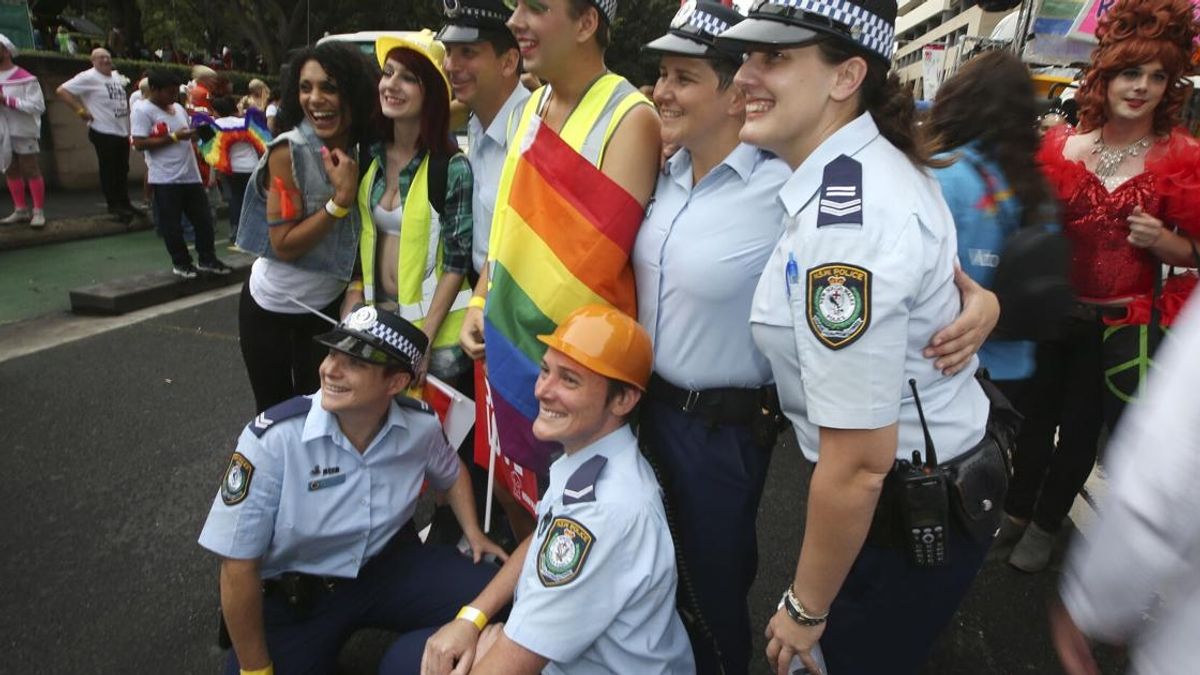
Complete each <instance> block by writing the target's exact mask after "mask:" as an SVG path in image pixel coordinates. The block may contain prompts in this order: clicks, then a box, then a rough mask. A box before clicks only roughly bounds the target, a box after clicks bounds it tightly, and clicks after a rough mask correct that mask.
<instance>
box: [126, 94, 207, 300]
mask: <svg viewBox="0 0 1200 675" xmlns="http://www.w3.org/2000/svg"><path fill="white" fill-rule="evenodd" d="M147 80H148V83H149V86H150V93H149V95H148V96H147V97H146V101H145V102H143V103H140V104H139V105H138V106H137V109H136V110H134V112H133V116H132V120H131V124H130V126H131V129H130V132H131V134H132V136H133V147H135V148H137V149H138V150H141V151H143V152H145V153H146V158H147V162H146V163H147V165H148V166H149V178H148V180H149V183H150V188H151V190H152V191H153V193H154V206H155V209H156V211H157V213H158V218H159V223H158V226H159V230H160V231H161V232H162V234H163V241H164V243H166V245H167V252H168V253H170V254H171V263H172V265H173V269H172V271H173V272H174V273H175V275H176V276H179V277H182V278H184V279H194V278H196V276H198V275H199V273H200V272H207V273H209V274H221V275H224V274H229V272H230V268H229V266H228V265H226V264H225V263H223V262H221V261H220V260H218V259H217V256H216V252H215V251H214V250H213V222H212V213H211V212H210V211H209V208H208V197H207V196H206V195H205V192H204V184H203V183H201V182H200V167H199V165H198V164H197V163H196V151H195V148H193V147H192V143H191V139H192V136H194V135H195V132H194V131H193V130H192V128H191V126H190V125H189V122H188V115H187V111H186V110H184V109H183V106H182V105H180V104H179V103H178V96H179V80H178V79H176V77H175V75H173V74H172V73H170V72H169V71H165V70H158V71H154V72H151V73H150V75H149V76H148V77H147ZM183 214H187V217H188V220H189V221H190V222H191V223H192V227H193V228H194V229H195V232H196V254H197V256H198V257H199V258H200V260H199V265H193V264H192V256H191V254H190V253H189V252H188V248H187V243H186V242H185V241H184V239H183V227H182V224H181V217H182V215H183ZM197 268H199V269H197Z"/></svg>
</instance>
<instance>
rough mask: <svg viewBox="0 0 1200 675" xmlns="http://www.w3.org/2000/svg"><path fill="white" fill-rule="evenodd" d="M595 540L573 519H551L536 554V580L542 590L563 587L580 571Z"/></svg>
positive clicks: (589, 531) (590, 533)
mask: <svg viewBox="0 0 1200 675" xmlns="http://www.w3.org/2000/svg"><path fill="white" fill-rule="evenodd" d="M595 541H596V538H595V536H594V535H593V534H592V531H591V530H589V529H587V528H586V527H584V526H583V523H580V522H579V521H578V520H575V519H574V518H555V519H554V521H553V522H552V523H550V530H549V531H548V532H547V533H546V539H545V540H544V541H543V542H542V548H541V549H540V550H539V551H538V558H537V572H538V579H540V580H541V582H542V585H543V586H546V587H548V588H549V587H554V586H565V585H566V584H569V583H571V582H572V581H574V580H575V578H576V577H578V576H579V573H580V572H582V571H583V564H584V563H585V562H587V558H588V554H589V553H591V551H592V544H593V543H595Z"/></svg>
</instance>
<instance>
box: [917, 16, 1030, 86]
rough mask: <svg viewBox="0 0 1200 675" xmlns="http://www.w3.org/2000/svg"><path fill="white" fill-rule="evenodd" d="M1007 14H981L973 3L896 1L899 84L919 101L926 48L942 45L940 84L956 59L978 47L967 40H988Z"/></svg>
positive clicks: (953, 66)
mask: <svg viewBox="0 0 1200 675" xmlns="http://www.w3.org/2000/svg"><path fill="white" fill-rule="evenodd" d="M1011 11H1016V10H1011ZM1009 13H1010V12H1009V11H1005V12H985V11H983V8H981V7H979V6H978V5H977V4H975V0H899V6H898V8H897V16H896V54H895V56H894V57H893V63H894V65H895V70H896V73H897V74H898V75H899V77H900V81H901V82H905V83H911V86H912V87H914V89H913V93H914V95H915V96H916V97H917V98H918V99H920V98H923V96H922V90H923V86H924V78H925V73H924V69H923V67H922V60H921V57H922V52H923V50H924V47H925V46H926V45H929V44H942V45H945V47H946V50H945V59H944V61H943V65H942V69H943V73H942V78H941V79H942V81H944V80H945V79H946V77H948V76H949V74H950V73H953V72H954V70H955V68H956V65H957V63H958V60H959V57H960V55H964V56H965V54H966V53H969V51H970V50H971V48H972V47H974V46H975V45H977V44H978V42H977V41H975V40H971V39H968V38H987V37H989V36H991V34H992V31H993V30H995V28H996V24H998V23H999V22H1000V20H1001V19H1003V18H1004V17H1005V15H1007V14H1009Z"/></svg>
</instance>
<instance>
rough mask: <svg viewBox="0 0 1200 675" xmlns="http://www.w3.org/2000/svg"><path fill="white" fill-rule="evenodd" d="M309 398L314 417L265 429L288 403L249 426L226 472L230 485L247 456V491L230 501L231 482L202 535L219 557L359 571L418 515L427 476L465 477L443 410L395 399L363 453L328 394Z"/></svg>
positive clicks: (443, 484)
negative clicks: (324, 398)
mask: <svg viewBox="0 0 1200 675" xmlns="http://www.w3.org/2000/svg"><path fill="white" fill-rule="evenodd" d="M310 398H311V400H312V407H311V408H310V409H309V411H308V413H307V414H306V415H304V414H302V415H297V416H294V417H289V418H287V419H283V420H281V421H278V422H275V423H273V424H269V428H267V429H265V431H262V429H261V426H262V425H263V423H264V422H263V420H267V421H268V422H269V421H270V420H271V418H272V415H273V414H277V413H274V412H273V411H275V410H276V409H278V408H280V407H282V406H285V405H288V404H289V403H291V402H285V403H283V404H280V405H279V406H276V407H275V408H272V409H269V410H267V411H266V412H264V413H263V414H262V415H260V416H259V417H258V419H257V420H256V421H255V422H252V423H251V424H250V425H248V426H247V427H246V429H245V430H244V431H243V432H242V435H241V437H240V438H239V439H238V446H237V451H236V453H235V454H234V459H233V461H232V462H231V469H230V470H228V471H227V472H226V482H227V483H228V481H229V479H230V477H231V476H230V473H231V472H232V471H233V468H232V467H233V464H234V463H239V462H244V463H245V464H242V465H241V467H240V475H239V476H237V477H236V479H237V480H239V481H243V480H244V481H245V490H244V496H243V497H242V498H241V499H240V500H238V501H237V502H236V503H234V504H228V503H227V500H226V497H228V496H231V495H230V494H229V491H228V490H227V489H226V487H227V486H224V487H223V488H222V490H221V491H219V492H218V494H217V496H216V498H215V499H214V500H213V505H212V509H211V510H210V511H209V514H208V521H207V522H205V524H204V530H203V531H202V532H201V533H200V545H201V546H203V547H204V548H207V549H208V550H210V551H212V552H214V553H216V554H218V555H220V556H223V557H226V558H235V559H253V558H261V559H262V567H261V574H262V578H264V579H270V578H273V577H277V576H279V575H280V574H282V573H284V572H303V573H306V574H314V575H321V576H336V577H346V578H353V577H356V576H357V575H358V571H359V569H360V568H361V567H362V566H363V564H365V563H366V562H367V561H368V560H370V559H371V557H372V556H374V555H376V554H377V553H379V551H380V550H381V549H383V547H384V545H386V544H387V543H388V541H389V540H390V539H391V538H392V535H394V534H396V532H397V531H399V530H400V528H401V527H402V526H403V525H404V524H405V523H407V522H408V521H409V519H410V518H412V515H413V511H414V509H415V508H416V501H417V496H418V495H419V494H420V492H421V484H422V482H423V481H424V480H425V479H427V478H428V479H429V484H430V486H431V487H432V488H433V489H435V490H445V489H448V488H449V487H450V486H451V485H453V484H454V481H455V480H456V479H457V478H458V470H459V465H458V455H457V454H455V452H454V449H453V448H451V447H450V444H449V443H447V442H446V437H445V435H444V434H443V433H442V428H441V425H440V424H439V423H438V419H437V416H435V415H433V414H430V413H426V412H423V411H421V410H416V409H413V408H407V407H401V406H399V405H397V404H396V403H394V402H393V403H392V405H391V408H390V410H389V411H388V417H387V420H386V421H385V422H384V425H383V428H382V429H380V431H379V433H378V434H377V435H376V436H375V438H374V440H372V441H371V444H370V445H369V446H368V447H367V450H366V451H365V452H363V453H361V454H360V453H359V452H358V450H356V449H355V448H354V446H353V445H352V444H351V443H350V441H349V440H348V439H347V438H346V435H345V434H343V433H342V431H341V429H340V428H338V423H337V418H336V417H334V415H332V414H331V413H329V412H326V411H325V409H324V408H322V407H321V393H320V392H318V393H316V394H313V395H312V396H311V397H310ZM295 400H296V399H293V401H295ZM256 424H257V425H259V430H260V431H261V432H262V434H261V436H259V435H256V433H255V426H256ZM239 457H240V458H241V459H240V460H239ZM247 466H248V467H249V468H247ZM237 494H238V493H236V492H235V493H234V494H233V495H232V496H234V497H235V498H236V496H237Z"/></svg>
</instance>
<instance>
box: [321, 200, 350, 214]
mask: <svg viewBox="0 0 1200 675" xmlns="http://www.w3.org/2000/svg"><path fill="white" fill-rule="evenodd" d="M325 212H326V213H328V214H329V215H331V216H333V217H334V218H345V217H346V216H347V215H349V213H350V207H348V206H338V204H337V202H335V201H333V197H330V198H329V201H327V202H325Z"/></svg>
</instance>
